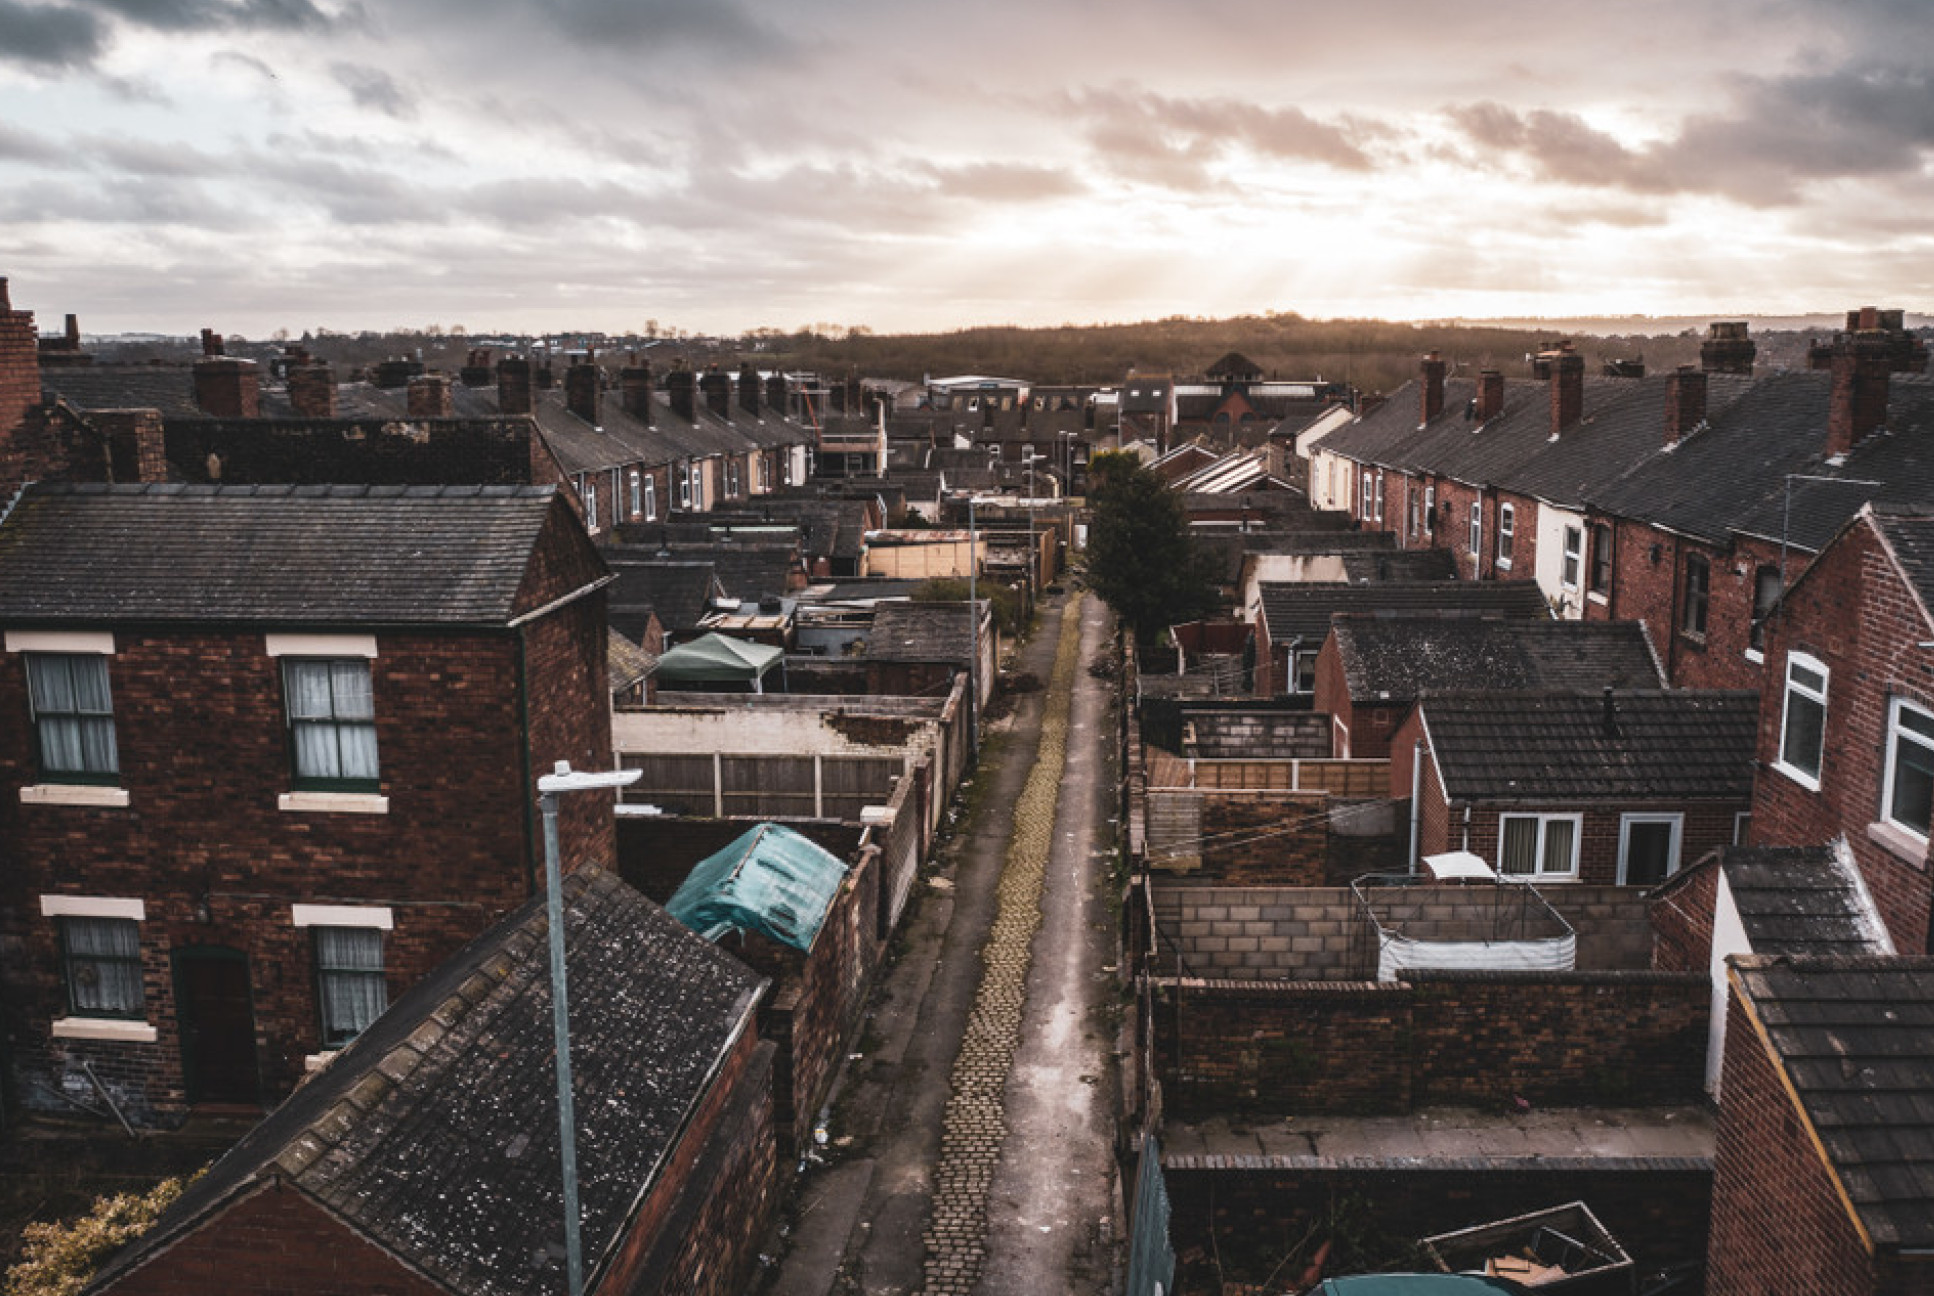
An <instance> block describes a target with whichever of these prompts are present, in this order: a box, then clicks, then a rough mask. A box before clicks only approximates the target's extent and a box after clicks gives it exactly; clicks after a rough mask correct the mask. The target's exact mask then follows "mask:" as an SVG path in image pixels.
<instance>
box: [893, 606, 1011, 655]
mask: <svg viewBox="0 0 1934 1296" xmlns="http://www.w3.org/2000/svg"><path fill="white" fill-rule="evenodd" d="M985 606H986V605H985V602H984V601H983V604H982V607H983V610H982V613H981V615H982V616H986V615H987V613H986V611H985ZM967 614H968V605H967V604H966V603H881V604H879V605H878V606H876V607H875V608H874V609H873V628H872V630H870V631H869V632H868V633H867V636H866V655H867V656H868V657H870V658H872V659H873V660H875V661H908V662H950V663H955V664H959V665H963V666H964V665H965V664H966V663H967V662H968V661H970V660H972V658H973V655H974V652H973V632H972V630H971V628H970V623H969V621H968V619H967Z"/></svg>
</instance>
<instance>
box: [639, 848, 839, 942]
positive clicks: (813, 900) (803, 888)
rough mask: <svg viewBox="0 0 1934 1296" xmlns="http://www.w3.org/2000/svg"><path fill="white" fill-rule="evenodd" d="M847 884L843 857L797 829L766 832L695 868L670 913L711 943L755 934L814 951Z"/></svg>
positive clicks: (672, 902)
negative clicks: (730, 936)
mask: <svg viewBox="0 0 1934 1296" xmlns="http://www.w3.org/2000/svg"><path fill="white" fill-rule="evenodd" d="M845 879H846V865H845V864H844V863H842V862H841V861H840V859H839V857H838V856H836V855H833V854H831V853H830V852H828V851H826V850H824V849H822V848H820V847H819V846H816V845H814V844H813V842H811V841H810V840H808V839H807V838H805V837H802V836H800V835H799V834H798V833H796V832H794V831H793V830H792V829H790V828H784V827H781V826H780V825H778V824H760V825H759V826H758V827H757V828H754V829H753V830H752V831H750V832H748V833H745V834H744V835H742V836H740V837H739V838H738V839H737V840H735V841H734V842H733V843H732V844H731V845H730V846H727V847H726V848H725V849H724V850H722V851H720V852H719V853H718V854H716V855H709V856H707V857H706V858H704V859H702V860H700V861H699V862H698V863H697V864H695V865H693V866H692V871H691V874H690V875H689V876H688V877H687V878H686V879H685V881H684V882H683V884H681V885H680V886H679V888H678V890H677V891H676V892H675V893H674V894H673V895H672V898H671V899H670V901H668V902H667V903H666V905H665V912H667V913H669V914H670V915H671V916H672V917H674V918H676V919H678V921H680V922H682V923H684V924H685V925H686V926H687V927H689V928H691V929H692V930H693V931H695V932H697V933H698V934H699V935H701V936H703V937H705V939H707V940H709V941H716V940H718V939H719V937H721V936H723V935H724V934H725V933H726V932H728V931H756V932H759V933H760V934H762V935H764V936H768V937H770V938H771V939H773V940H775V941H778V942H779V943H780V944H782V945H790V946H792V948H794V949H796V950H800V951H808V950H811V949H812V947H813V941H814V940H815V939H816V938H817V937H818V935H819V926H820V924H821V923H823V922H825V921H826V910H827V909H829V908H830V907H831V906H832V903H833V899H834V897H836V896H838V895H839V888H840V884H841V883H842V882H844V881H845Z"/></svg>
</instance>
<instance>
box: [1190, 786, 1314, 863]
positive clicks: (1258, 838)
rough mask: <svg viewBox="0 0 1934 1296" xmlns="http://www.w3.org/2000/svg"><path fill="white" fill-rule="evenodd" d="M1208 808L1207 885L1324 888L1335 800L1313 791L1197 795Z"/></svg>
mask: <svg viewBox="0 0 1934 1296" xmlns="http://www.w3.org/2000/svg"><path fill="white" fill-rule="evenodd" d="M1195 795H1196V796H1197V797H1199V798H1200V800H1201V805H1202V820H1201V822H1202V841H1201V843H1200V847H1201V858H1202V866H1201V869H1200V870H1199V871H1198V872H1197V873H1196V874H1195V876H1197V877H1200V878H1202V879H1204V880H1213V881H1219V882H1226V883H1229V884H1231V885H1236V886H1242V885H1269V886H1321V885H1322V884H1323V883H1324V881H1326V880H1327V879H1326V876H1325V872H1326V868H1327V864H1328V859H1329V822H1328V811H1329V798H1328V797H1327V796H1326V795H1324V794H1322V793H1320V792H1319V793H1309V792H1240V791H1230V790H1205V791H1200V792H1197V793H1195Z"/></svg>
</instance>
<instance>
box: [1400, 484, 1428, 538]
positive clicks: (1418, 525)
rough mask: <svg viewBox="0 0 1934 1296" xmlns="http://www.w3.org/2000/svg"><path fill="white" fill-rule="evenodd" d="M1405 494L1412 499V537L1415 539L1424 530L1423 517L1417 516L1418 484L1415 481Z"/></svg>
mask: <svg viewBox="0 0 1934 1296" xmlns="http://www.w3.org/2000/svg"><path fill="white" fill-rule="evenodd" d="M1404 494H1405V495H1406V496H1407V497H1408V498H1409V500H1410V538H1411V539H1412V540H1415V539H1416V538H1417V537H1418V536H1420V535H1422V534H1423V531H1424V527H1423V519H1421V518H1419V517H1418V516H1417V503H1418V501H1417V487H1416V485H1415V484H1414V483H1413V484H1412V485H1411V487H1410V489H1408V490H1406V491H1405V492H1404Z"/></svg>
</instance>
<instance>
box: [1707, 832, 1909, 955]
mask: <svg viewBox="0 0 1934 1296" xmlns="http://www.w3.org/2000/svg"><path fill="white" fill-rule="evenodd" d="M1719 867H1720V868H1721V869H1722V870H1724V872H1725V874H1726V887H1727V889H1728V890H1730V891H1731V892H1732V897H1733V907H1734V908H1735V909H1737V910H1738V911H1739V919H1740V922H1741V924H1742V925H1743V926H1744V927H1745V928H1746V939H1747V942H1748V943H1749V944H1750V945H1751V947H1752V950H1753V952H1754V953H1755V954H1809V955H1813V954H1833V955H1853V954H1891V953H1893V946H1892V944H1891V943H1890V942H1889V940H1888V937H1887V928H1886V926H1885V925H1884V924H1883V923H1882V922H1881V919H1880V914H1879V912H1878V911H1877V910H1876V909H1875V908H1874V904H1873V900H1872V898H1871V897H1870V896H1869V895H1868V894H1867V888H1866V886H1865V885H1864V884H1863V883H1862V882H1861V880H1860V872H1859V869H1858V868H1857V867H1856V866H1855V864H1854V861H1853V855H1852V852H1851V851H1849V850H1848V849H1847V845H1846V841H1845V840H1844V839H1842V840H1840V841H1837V842H1834V843H1831V844H1829V845H1826V846H1728V847H1724V848H1723V849H1721V851H1720V852H1719Z"/></svg>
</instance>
